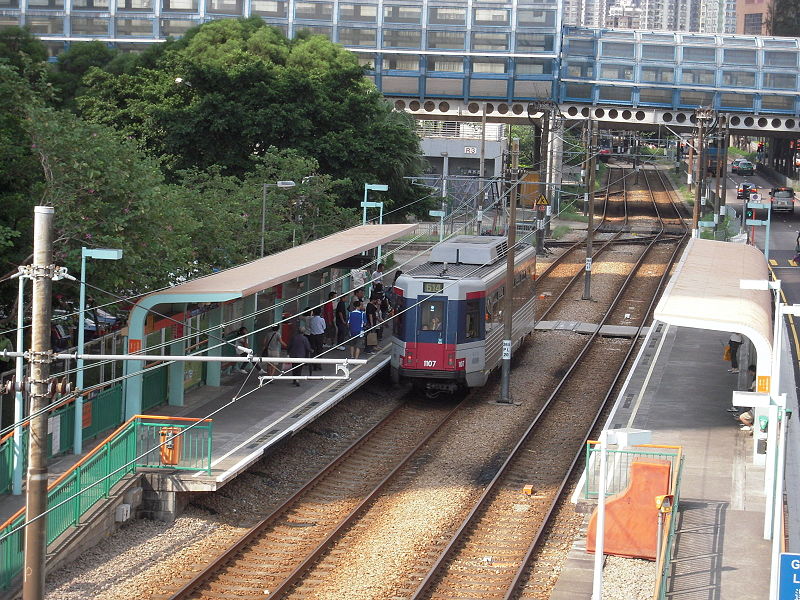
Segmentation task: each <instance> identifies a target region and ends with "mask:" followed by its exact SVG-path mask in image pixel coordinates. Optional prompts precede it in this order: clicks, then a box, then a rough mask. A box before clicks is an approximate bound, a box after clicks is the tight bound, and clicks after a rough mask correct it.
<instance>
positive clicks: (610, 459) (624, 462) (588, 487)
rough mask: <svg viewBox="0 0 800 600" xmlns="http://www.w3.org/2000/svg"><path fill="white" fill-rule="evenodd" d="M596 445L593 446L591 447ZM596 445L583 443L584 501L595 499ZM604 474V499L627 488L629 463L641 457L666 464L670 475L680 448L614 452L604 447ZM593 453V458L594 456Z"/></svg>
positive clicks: (597, 483)
mask: <svg viewBox="0 0 800 600" xmlns="http://www.w3.org/2000/svg"><path fill="white" fill-rule="evenodd" d="M595 446H596V447H595ZM599 452H600V446H599V444H598V442H595V441H589V442H587V443H586V465H585V467H584V473H585V481H586V484H585V485H584V486H583V497H584V499H586V500H588V499H591V498H597V496H598V489H599V487H600V455H599V454H598V453H599ZM606 452H607V466H608V471H607V475H606V496H610V495H612V494H618V493H619V492H621V491H622V490H624V489H625V488H626V487H628V476H629V473H630V466H631V463H632V462H633V461H635V460H641V459H642V458H656V459H661V460H666V461H669V462H670V464H671V466H670V473H674V472H675V468H676V467H677V464H676V463H677V461H678V459H679V457H680V455H681V453H680V448H677V447H674V446H649V445H644V446H634V447H633V448H626V449H624V450H618V449H615V448H608V449H607V450H606ZM596 454H597V456H595V455H596Z"/></svg>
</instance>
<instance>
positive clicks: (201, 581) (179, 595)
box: [171, 400, 463, 600]
mask: <svg viewBox="0 0 800 600" xmlns="http://www.w3.org/2000/svg"><path fill="white" fill-rule="evenodd" d="M462 404H463V400H462V401H461V402H459V403H458V404H456V405H455V406H454V407H453V408H452V409H451V410H449V411H447V412H446V413H445V414H444V415H443V418H442V419H440V420H439V422H438V423H436V424H435V425H434V426H433V427H432V428H431V429H430V430H429V431H428V432H427V433H426V434H425V435H424V436H423V439H422V440H421V441H420V442H418V443H417V444H416V445H415V447H414V448H413V449H412V450H411V451H410V452H408V453H407V454H406V456H404V457H403V459H402V460H401V462H400V463H399V464H398V465H396V466H395V467H394V469H393V470H392V471H391V472H390V473H389V475H387V476H386V477H384V478H383V479H382V480H381V481H380V483H379V484H378V485H377V486H376V488H375V489H374V490H373V491H372V492H370V494H369V495H368V496H367V498H366V499H365V500H364V501H362V502H361V503H359V505H358V506H357V507H356V509H355V510H354V511H352V513H351V514H350V515H348V517H346V518H345V519H344V520H343V522H341V523H340V524H339V525H338V526H337V528H336V531H337V532H338V531H340V530H341V529H342V528H343V527H345V526H346V525H347V524H349V522H350V521H351V520H352V516H353V514H357V513H358V512H360V511H361V510H362V509H363V507H364V506H365V504H366V503H367V502H368V501H369V500H370V499H372V498H373V497H375V496H376V495H377V492H379V491H380V490H381V489H383V487H385V485H386V483H387V482H388V481H389V479H390V478H391V477H392V475H393V474H394V473H396V472H397V471H398V470H399V469H400V468H402V466H404V465H405V464H406V463H407V462H408V460H409V459H410V458H411V457H413V456H414V455H415V454H416V453H417V452H418V451H419V449H420V448H421V447H422V446H423V445H424V444H425V443H427V442H428V440H430V438H431V437H433V436H434V435H435V434H436V432H438V431H439V430H440V429H441V427H442V426H443V425H444V424H445V423H447V422H448V421H449V420H450V418H451V417H452V416H453V414H455V412H456V411H457V410H458V409H459V407H460V406H461V405H462ZM403 408H404V405H400V406H398V407H397V408H396V409H395V410H394V411H392V412H391V413H389V414H388V415H387V416H386V417H384V418H383V419H382V420H381V421H379V422H378V423H376V424H375V425H374V426H373V427H372V428H370V429H369V430H368V431H366V432H365V433H364V434H363V435H362V436H361V437H359V438H358V439H357V440H356V441H354V442H353V443H352V444H351V445H350V446H348V447H347V448H346V449H345V450H343V451H342V452H341V453H340V454H339V455H338V456H337V457H336V458H334V459H333V461H332V462H331V463H329V464H328V465H327V466H326V467H325V468H323V469H322V470H321V471H320V472H319V473H317V474H316V475H315V476H314V477H313V478H312V479H310V480H309V481H308V482H307V483H306V484H304V485H303V487H301V488H300V489H299V490H297V491H296V492H295V493H294V494H292V496H291V497H290V498H289V499H288V500H286V502H284V503H283V504H281V506H279V507H277V508H276V509H275V510H274V511H272V512H271V513H270V514H269V515H267V516H266V517H265V518H264V519H262V520H261V521H260V522H259V523H258V524H256V525H255V526H254V527H252V528H251V529H250V530H249V531H248V532H247V533H245V534H244V535H243V536H242V537H241V538H240V539H239V540H237V541H236V542H235V543H234V544H233V545H232V546H230V547H229V548H228V549H226V550H225V551H224V552H223V553H222V554H220V555H219V556H217V557H216V558H215V559H214V560H213V561H212V562H211V563H209V564H208V565H207V566H206V567H205V568H204V569H203V570H202V571H201V572H200V573H198V574H197V575H196V576H195V577H194V578H192V580H191V581H189V582H188V583H186V584H185V585H184V586H183V587H181V589H179V590H178V591H177V592H175V593H174V594H173V595H172V596H171V598H172V599H173V600H183V599H185V598H189V597H190V596H191V595H192V594H193V593H195V592H196V591H197V590H198V589H199V588H200V587H201V586H203V585H205V584H206V583H208V582H209V581H210V580H211V579H212V578H214V577H215V576H216V574H217V573H219V572H220V571H221V570H222V569H223V568H224V567H225V566H226V565H227V564H228V563H229V562H230V561H232V560H234V559H235V557H236V555H237V554H238V553H239V552H241V551H243V550H245V549H246V548H247V546H248V545H250V544H252V543H253V542H255V541H257V540H258V538H259V537H260V536H261V535H262V534H263V533H264V532H265V530H267V529H268V528H269V527H270V526H271V525H273V524H274V523H275V522H276V521H277V519H279V518H280V517H281V516H283V515H284V514H286V513H287V512H288V511H289V510H290V509H291V508H292V507H293V506H294V505H295V504H296V503H297V502H298V501H300V500H301V499H302V498H303V497H304V496H305V495H306V494H307V493H308V492H309V491H310V490H312V489H313V488H314V487H315V486H316V485H317V484H318V483H320V482H321V481H322V480H323V479H325V478H326V477H328V476H330V475H332V474H333V473H334V472H335V471H336V470H337V469H338V468H339V467H340V466H342V464H343V463H344V462H345V461H346V460H347V459H349V458H350V457H351V456H352V455H353V454H354V453H355V452H357V451H358V450H359V449H360V448H361V447H362V446H363V445H364V444H365V443H366V442H367V441H369V440H371V439H372V438H373V437H374V436H375V435H378V434H379V433H380V432H381V431H382V430H383V429H385V428H386V427H388V426H389V425H390V424H391V421H392V420H393V419H395V418H397V416H398V414H399V413H400V411H401V410H402V409H403ZM333 535H334V534H331V535H329V536H328V538H326V541H328V540H330V539H331V537H332V536H333ZM324 543H325V542H323V544H324ZM320 546H321V545H320ZM317 550H319V546H318V547H317V548H316V549H315V551H314V552H316V551H317ZM305 562H309V561H305ZM295 572H297V569H295V570H294V571H293V574H294V573H295ZM261 597H263V594H262V595H261ZM274 597H277V596H274V595H270V598H274Z"/></svg>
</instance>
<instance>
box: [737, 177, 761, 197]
mask: <svg viewBox="0 0 800 600" xmlns="http://www.w3.org/2000/svg"><path fill="white" fill-rule="evenodd" d="M757 193H758V188H757V187H756V185H755V184H754V183H750V182H749V181H743V182H742V183H740V184H739V189H737V190H736V198H737V199H739V200H749V199H750V194H757Z"/></svg>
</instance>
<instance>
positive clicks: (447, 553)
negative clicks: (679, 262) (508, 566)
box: [412, 211, 681, 600]
mask: <svg viewBox="0 0 800 600" xmlns="http://www.w3.org/2000/svg"><path fill="white" fill-rule="evenodd" d="M626 214H627V211H626ZM662 231H663V223H662ZM659 238H660V236H657V237H655V238H654V239H653V240H652V241H651V243H650V244H649V245H648V246H647V248H646V249H645V250H644V252H643V253H642V255H641V256H640V257H639V260H638V261H637V262H636V264H635V265H634V266H633V268H632V269H631V273H630V274H629V275H628V277H627V278H626V280H625V281H624V282H623V284H622V286H621V288H620V290H619V292H618V293H617V295H616V296H615V298H614V300H613V301H612V302H611V305H610V307H609V309H608V310H607V311H606V313H605V314H604V316H603V318H602V320H601V323H600V326H602V325H603V324H604V323H605V322H606V321H607V320H608V319H609V318H610V317H611V315H612V313H613V311H614V310H615V308H616V307H617V305H618V304H619V302H620V300H621V299H622V298H623V296H624V294H625V293H626V292H627V290H628V288H629V286H630V284H631V283H632V281H633V280H634V278H635V276H636V275H637V273H638V271H639V270H640V268H641V266H642V264H643V263H644V261H645V258H646V257H647V256H648V255H649V253H650V251H651V250H652V249H653V248H654V247H655V245H656V243H657V241H658V240H659ZM680 246H681V244H680V243H676V248H675V250H674V251H673V253H672V255H671V258H670V261H669V264H668V265H667V267H666V268H665V270H664V274H663V275H662V277H661V279H660V280H659V284H658V287H657V290H656V292H658V290H660V289H661V287H662V286H663V284H664V282H665V281H666V278H667V276H668V274H669V272H670V269H671V266H672V264H674V260H675V257H676V255H677V252H678V249H679V248H680ZM657 296H658V293H656V294H654V296H653V300H652V301H651V303H650V305H649V307H648V311H647V314H646V315H644V316H643V318H642V321H641V323H640V325H639V327H638V329H637V334H636V335H635V336H634V337H633V338H632V339H631V343H630V345H629V349H628V352H627V353H626V356H625V358H624V359H623V360H622V361H621V363H620V367H619V368H618V370H617V372H616V374H615V375H614V377H613V380H612V383H611V384H610V385H609V388H608V391H607V393H606V395H605V397H604V398H603V400H602V402H600V404H599V408H598V410H597V411H596V414H595V415H594V418H593V420H592V426H591V427H590V428H588V430H587V432H586V435H585V438H584V441H583V444H581V445H580V447H579V448H578V450H577V452H576V454H575V457H574V458H573V460H572V462H571V465H570V467H569V469H568V471H567V474H566V476H565V477H564V479H563V480H562V483H561V485H560V486H559V489H558V492H557V494H555V495H554V499H553V501H552V503H551V505H550V507H549V509H548V510H547V512H546V513H545V518H544V520H543V521H542V524H541V526H540V527H539V529H538V531H537V533H536V534H535V536H534V539H533V541H532V542H531V543H530V545H529V548H528V551H527V552H526V554H525V557H524V559H523V562H522V563H521V565H520V567H519V568H518V570H517V573H516V574H515V576H514V578H513V580H512V583H511V585H510V586H509V588H508V590H507V593H506V595H505V598H510V596H511V595H512V594H513V593H514V590H515V589H516V586H517V585H518V582H519V580H520V578H521V576H522V574H523V573H524V570H525V568H526V566H527V564H528V562H529V560H530V557H531V556H532V554H533V552H534V551H535V548H536V547H537V545H538V543H539V540H540V539H541V535H542V533H543V531H544V529H545V527H546V525H547V523H548V522H549V520H550V517H551V516H552V513H553V511H554V510H555V507H556V505H557V503H558V500H559V498H560V496H561V493H562V492H563V489H564V487H565V486H566V484H567V481H568V480H569V477H570V474H571V473H572V471H573V469H574V468H575V464H576V463H577V461H578V460H579V459H580V456H581V455H582V452H583V447H584V446H585V443H586V440H588V439H589V435H590V434H591V430H592V429H593V428H594V427H595V426H596V424H597V422H598V420H599V418H600V415H601V414H602V411H603V409H604V406H605V404H606V403H607V402H608V399H609V398H610V397H611V394H612V393H613V390H614V388H615V387H616V385H617V383H618V381H619V378H620V375H621V373H622V372H623V370H624V368H625V366H626V364H627V362H628V360H629V359H630V356H631V354H632V352H633V350H634V348H635V346H636V343H637V341H638V338H639V336H640V335H641V331H642V328H643V327H644V323H646V322H647V317H648V316H649V315H650V312H651V310H652V306H653V305H654V303H655V298H656V297H657ZM600 326H598V327H597V329H596V330H595V332H594V333H593V334H591V335H590V337H589V340H588V341H587V343H586V344H585V346H584V348H583V349H582V350H581V351H580V353H579V354H578V356H577V358H576V359H575V360H574V362H573V363H572V365H571V366H570V367H569V369H568V370H567V372H566V373H565V375H564V376H563V377H562V379H561V381H560V382H559V383H558V384H557V386H556V388H555V389H554V390H553V392H552V393H551V394H550V396H549V397H548V398H547V400H546V401H545V404H544V406H543V407H542V408H541V409H540V411H539V413H538V414H537V415H536V417H535V418H534V420H533V422H532V423H531V425H530V426H529V427H528V429H527V430H526V431H525V433H524V434H523V435H522V437H521V438H520V440H519V442H518V443H517V444H516V446H515V447H514V449H513V450H512V451H511V453H510V454H509V456H508V457H507V458H506V460H505V461H504V463H503V465H502V466H501V467H500V469H499V470H498V472H497V473H496V474H495V476H494V478H493V479H492V481H491V482H490V483H489V484H488V485H487V488H486V489H485V490H484V492H483V494H482V495H481V497H480V498H479V499H478V501H477V502H476V504H475V506H474V507H473V509H472V510H471V511H470V513H469V514H468V515H467V517H466V518H465V519H464V520H463V522H462V524H461V526H460V527H459V528H458V530H457V531H456V532H455V534H454V535H453V536H452V538H451V540H450V542H449V544H448V545H447V547H446V548H445V550H444V551H443V552H442V553H441V554H440V556H439V558H438V559H437V560H436V562H435V563H434V565H433V566H432V567H431V568H430V570H429V571H428V573H427V574H426V576H425V577H424V578H423V580H422V582H421V583H420V584H419V586H418V587H417V588H416V590H415V592H414V594H413V596H412V599H413V600H419V599H421V598H422V597H423V595H424V594H425V593H426V591H427V589H428V587H429V586H431V585H432V584H433V583H434V582H435V581H436V580H438V579H439V578H440V577H441V576H443V574H441V573H440V569H441V568H442V567H443V566H444V565H445V563H446V561H447V560H449V558H450V557H451V554H454V553H455V551H456V549H457V547H458V545H459V544H460V543H461V540H462V538H463V537H465V532H467V531H468V529H469V528H470V527H471V526H473V525H475V521H476V520H477V517H478V515H479V514H480V513H481V511H483V510H484V509H485V508H486V506H487V505H488V503H489V500H490V499H491V498H492V496H494V495H495V494H496V493H498V490H499V489H500V482H501V481H502V479H503V477H504V476H505V473H506V472H508V471H510V468H509V467H510V465H511V464H512V463H513V462H514V461H515V460H516V459H517V457H518V456H519V455H520V454H521V453H522V452H521V450H522V449H523V448H524V446H525V444H526V442H527V440H528V438H529V437H530V435H531V433H532V432H533V431H534V429H535V428H536V427H537V426H538V424H539V422H540V421H541V420H542V418H543V415H545V413H546V412H547V411H548V410H549V409H550V408H551V407H552V405H553V404H554V402H555V400H556V398H557V396H558V395H559V394H560V393H561V391H562V389H563V388H564V386H565V384H566V382H567V380H568V379H569V378H570V376H571V375H572V373H573V372H574V371H575V370H576V368H577V366H578V364H579V363H580V362H581V360H582V358H583V357H584V356H585V355H586V353H587V352H588V351H589V348H590V347H591V346H593V344H594V342H595V341H596V340H597V338H598V336H599V332H600Z"/></svg>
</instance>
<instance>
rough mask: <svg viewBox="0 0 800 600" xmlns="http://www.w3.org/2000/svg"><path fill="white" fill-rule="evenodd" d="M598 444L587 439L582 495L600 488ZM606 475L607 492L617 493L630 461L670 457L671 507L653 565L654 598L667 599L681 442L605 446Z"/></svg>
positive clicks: (625, 481) (625, 483) (596, 492)
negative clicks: (664, 444)
mask: <svg viewBox="0 0 800 600" xmlns="http://www.w3.org/2000/svg"><path fill="white" fill-rule="evenodd" d="M599 452H600V446H599V443H598V442H595V441H589V442H587V444H586V466H585V471H584V475H585V477H584V481H585V484H584V492H583V497H584V498H585V499H589V498H595V499H596V498H597V497H598V496H599V488H600V484H599V481H600V456H599V454H598V453H599ZM606 452H607V453H608V456H607V461H606V464H607V469H608V470H607V476H606V496H610V495H612V494H618V493H619V492H622V491H623V490H624V489H625V488H627V487H628V483H629V476H630V466H631V463H633V462H634V461H637V460H642V459H643V458H650V459H658V460H663V461H669V463H670V486H669V493H670V494H672V495H673V501H672V511H671V512H670V513H668V514H667V516H666V519H665V520H664V523H663V525H662V526H663V528H664V530H665V532H666V535H664V536H663V537H662V542H661V548H660V552H659V553H658V556H659V558H658V562H657V563H656V565H655V569H656V573H655V589H654V591H653V598H654V600H666V593H667V584H668V582H669V574H670V571H671V568H672V553H673V550H674V548H675V529H676V527H677V522H678V511H679V510H680V487H681V475H682V473H683V459H684V457H683V449H682V448H681V447H680V446H659V445H651V444H643V445H641V446H634V447H632V448H624V449H616V448H607V449H606Z"/></svg>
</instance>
